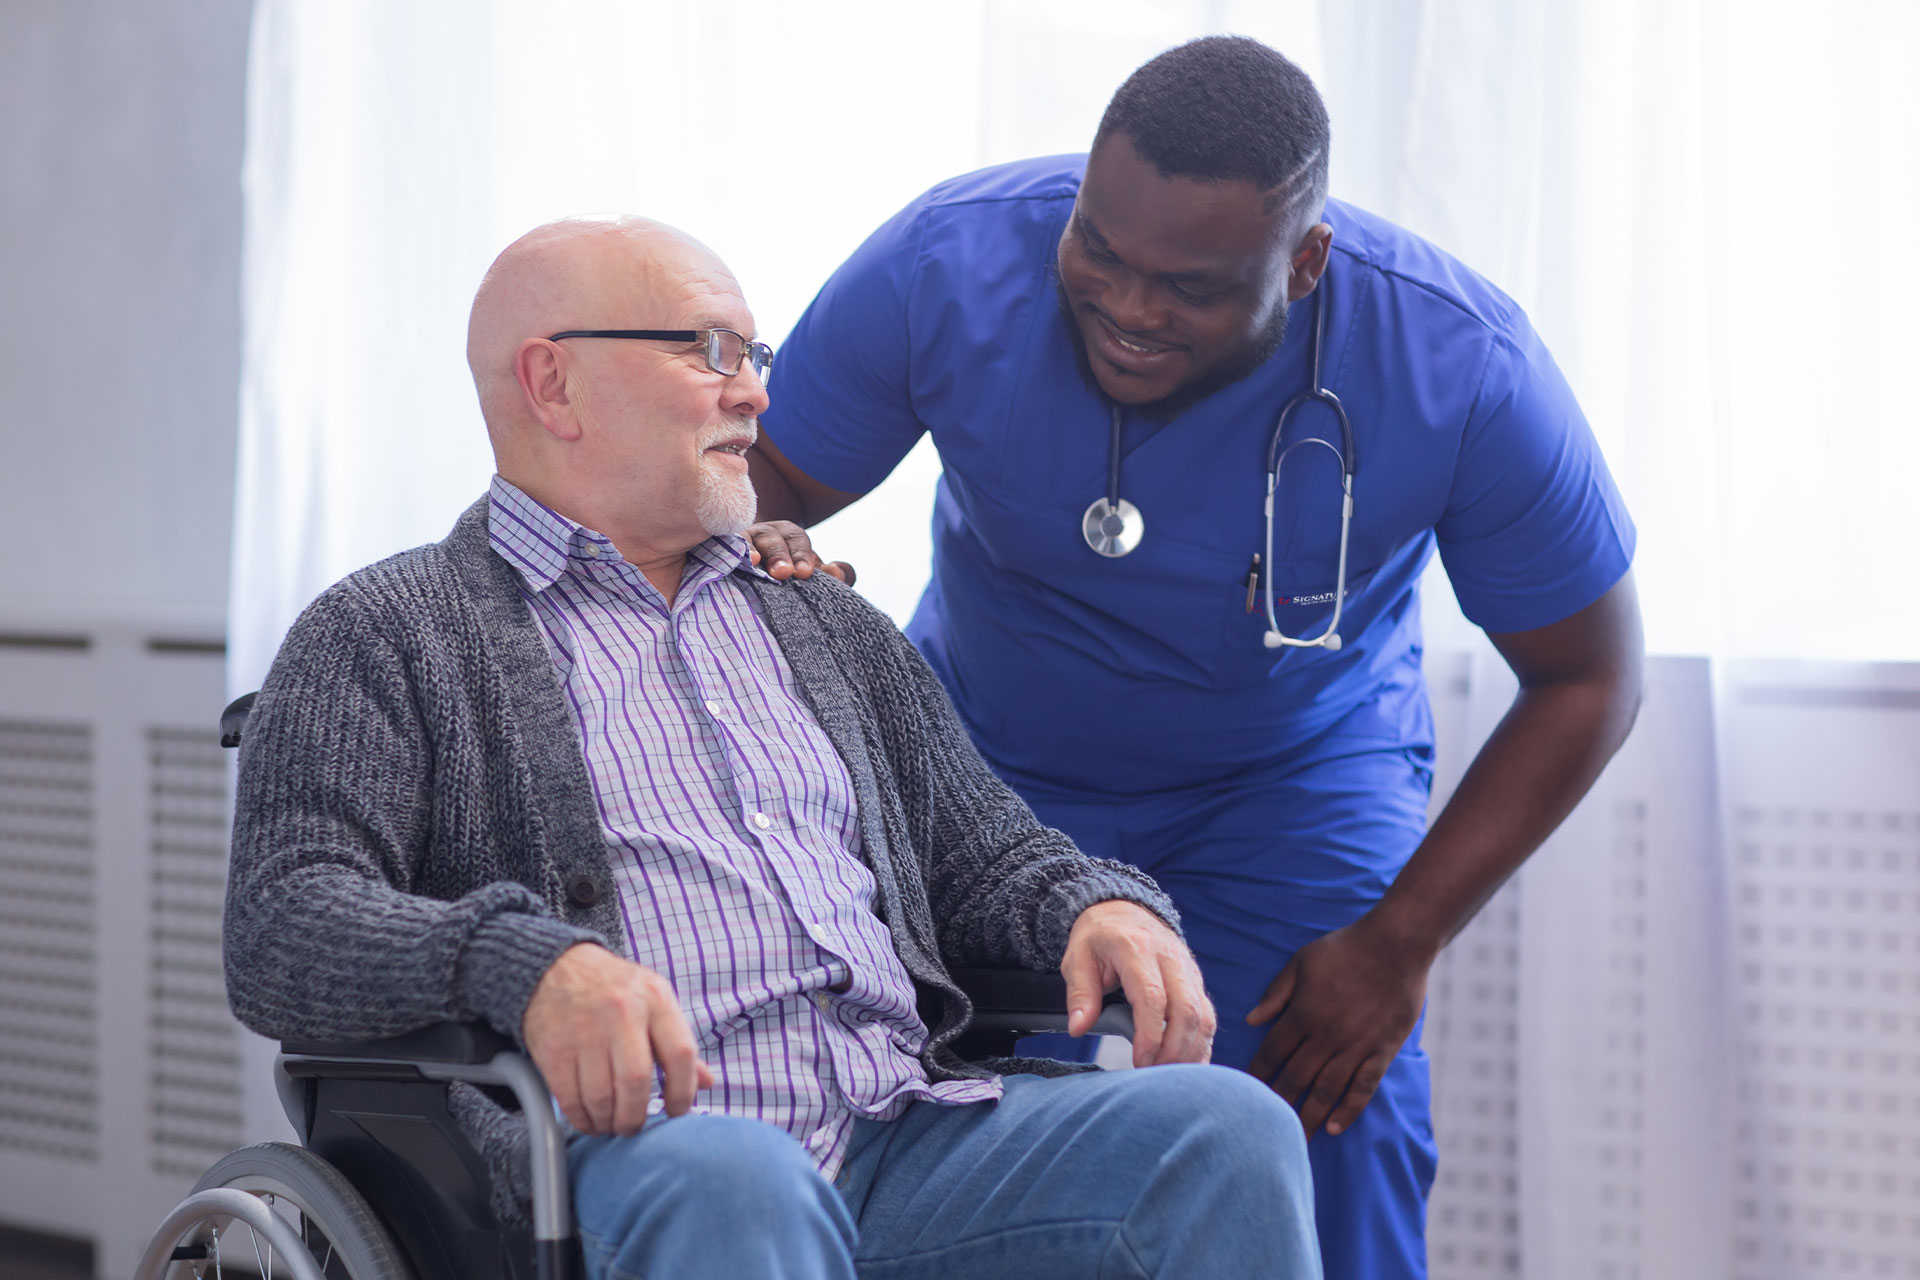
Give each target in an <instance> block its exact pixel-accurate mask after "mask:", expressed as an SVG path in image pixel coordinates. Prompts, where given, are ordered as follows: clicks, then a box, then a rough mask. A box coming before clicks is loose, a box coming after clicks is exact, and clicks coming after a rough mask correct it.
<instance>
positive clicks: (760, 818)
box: [753, 813, 773, 831]
mask: <svg viewBox="0 0 1920 1280" xmlns="http://www.w3.org/2000/svg"><path fill="white" fill-rule="evenodd" d="M753 825H754V826H756V827H758V828H760V829H761V830H762V831H766V830H768V829H769V828H771V827H772V826H773V819H772V818H769V817H768V816H767V815H766V814H764V813H756V814H754V815H753Z"/></svg>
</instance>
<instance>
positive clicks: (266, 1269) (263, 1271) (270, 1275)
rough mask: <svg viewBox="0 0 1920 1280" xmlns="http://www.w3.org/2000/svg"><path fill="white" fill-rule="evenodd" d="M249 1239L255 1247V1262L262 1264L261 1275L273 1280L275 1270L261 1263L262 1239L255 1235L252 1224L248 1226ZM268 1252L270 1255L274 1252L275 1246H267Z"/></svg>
mask: <svg viewBox="0 0 1920 1280" xmlns="http://www.w3.org/2000/svg"><path fill="white" fill-rule="evenodd" d="M247 1239H248V1240H249V1241H250V1242H251V1243H252V1245H253V1260H254V1261H255V1262H259V1263H260V1271H261V1274H262V1275H264V1276H266V1277H267V1280H273V1268H272V1267H271V1266H269V1265H267V1264H266V1263H265V1262H261V1261H260V1237H259V1236H258V1235H255V1234H254V1230H253V1226H252V1224H248V1226H247ZM267 1252H268V1253H269V1254H271V1253H272V1252H273V1246H272V1245H271V1244H269V1245H268V1246H267Z"/></svg>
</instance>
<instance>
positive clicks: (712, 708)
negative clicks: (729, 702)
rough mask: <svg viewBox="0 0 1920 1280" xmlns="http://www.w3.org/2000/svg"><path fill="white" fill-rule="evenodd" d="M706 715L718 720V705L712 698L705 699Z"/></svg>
mask: <svg viewBox="0 0 1920 1280" xmlns="http://www.w3.org/2000/svg"><path fill="white" fill-rule="evenodd" d="M707 714H708V715H710V716H712V717H713V718H714V719H716V720H718V719H719V718H720V704H719V703H717V702H715V701H714V700H713V699H712V698H708V699H707Z"/></svg>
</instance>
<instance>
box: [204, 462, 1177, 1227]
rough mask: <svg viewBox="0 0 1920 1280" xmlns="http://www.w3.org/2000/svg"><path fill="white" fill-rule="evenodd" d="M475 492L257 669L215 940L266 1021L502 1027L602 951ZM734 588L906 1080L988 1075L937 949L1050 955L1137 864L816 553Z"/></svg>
mask: <svg viewBox="0 0 1920 1280" xmlns="http://www.w3.org/2000/svg"><path fill="white" fill-rule="evenodd" d="M487 510H488V508H487V502H486V500H485V499H484V498H483V499H482V500H481V501H480V502H478V503H476V504H475V505H474V506H473V507H471V508H469V509H468V510H467V512H466V513H465V514H463V515H462V516H461V517H460V520H459V521H458V522H457V523H456V525H455V526H454V530H453V532H452V534H450V535H449V536H448V537H447V539H446V540H445V541H443V542H440V543H436V544H433V545H430V546H425V547H419V548H416V549H414V550H412V551H408V552H404V553H402V554H400V555H398V556H394V557H392V558H390V559H387V560H384V561H381V562H380V563H378V564H375V565H372V566H369V567H368V568H365V569H362V570H360V571H359V572H357V573H354V574H352V575H350V576H349V577H347V578H345V579H343V580H342V581H340V582H339V583H336V584H335V585H334V586H333V587H331V588H329V589H328V590H327V591H326V592H325V593H323V594H322V595H321V596H320V598H319V599H317V600H316V601H314V603H313V604H312V605H311V606H309V607H308V609H307V610H306V612H305V613H303V614H302V615H301V617H300V619H299V620H298V621H297V622H296V623H295V624H294V626H293V628H292V630H290V631H289V632H288V634H287V638H286V640H285V642H284V643H283V644H282V645H281V648H280V652H279V654H278V656H277V657H276V658H275V660H274V664H273V668H272V670H271V671H270V672H269V673H268V675H267V679H266V682H265V684H264V685H263V686H262V687H261V690H260V696H259V699H258V701H257V702H256V703H255V704H254V708H253V712H252V714H251V716H250V717H249V720H248V723H247V729H246V733H245V735H244V737H243V740H242V745H241V748H240V776H239V791H238V801H237V806H236V810H235V815H234V831H233V861H232V868H231V872H230V875H229V878H228V887H227V908H226V922H225V928H224V940H225V960H226V975H227V991H228V998H229V1000H230V1002H231V1003H232V1006H233V1010H234V1013H235V1015H236V1016H238V1017H239V1019H240V1020H241V1021H242V1022H244V1023H245V1024H246V1025H247V1026H249V1027H251V1028H253V1029H254V1030H255V1031H258V1032H260V1033H261V1034H262V1035H265V1036H267V1037H269V1038H273V1039H283V1040H284V1039H307V1040H354V1039H372V1038H376V1037H381V1036H388V1035H395V1034H398V1033H400V1032H403V1031H409V1030H412V1029H414V1028H416V1027H420V1026H424V1025H426V1024H428V1023H431V1022H439V1021H464V1020H469V1019H484V1020H485V1021H486V1022H488V1023H490V1024H491V1025H492V1026H493V1027H495V1028H496V1029H497V1030H499V1031H500V1032H502V1033H503V1034H506V1035H508V1036H511V1037H513V1038H514V1039H515V1040H516V1041H520V1022H521V1017H522V1015H523V1014H524V1013H525V1011H526V1006H527V1002H528V1000H529V999H531V997H532V995H533V990H534V987H535V986H536V985H537V984H538V983H539V980H540V978H541V976H542V975H543V974H544V973H545V972H546V970H547V968H548V966H550V965H551V964H552V963H553V961H554V960H555V959H556V958H557V957H558V956H559V955H560V953H561V952H562V951H564V950H566V949H567V948H568V947H570V946H573V945H574V944H576V943H579V942H583V941H585V942H596V943H599V944H600V945H603V946H606V947H608V948H609V949H610V950H613V951H615V952H618V953H620V954H625V950H626V949H625V944H624V936H623V931H622V929H621V927H620V923H619V916H618V911H619V907H618V903H617V892H616V890H615V888H614V880H613V874H612V864H611V863H610V861H609V854H608V850H607V845H606V842H605V840H604V838H603V836H602V833H601V830H600V825H599V819H598V815H597V811H596V808H595V803H594V795H593V789H592V784H591V782H590V781H589V779H588V775H587V768H586V762H585V760H584V759H583V757H582V755H581V746H580V736H579V730H578V727H577V725H576V724H575V723H574V720H573V718H572V714H571V712H570V711H569V710H568V708H567V706H566V703H565V700H564V698H563V697H562V694H561V691H560V687H559V682H558V680H557V678H556V676H555V674H554V670H553V665H552V662H551V660H550V658H549V657H548V654H547V651H546V648H545V645H544V644H543V642H542V641H541V639H540V636H539V633H538V631H537V629H536V628H535V625H534V622H533V619H532V616H531V614H530V613H529V612H528V610H527V607H526V604H525V602H524V601H523V600H522V599H521V597H520V593H519V586H518V582H517V580H516V579H515V577H514V574H513V571H512V569H511V568H510V567H509V566H508V565H507V564H506V562H505V561H503V560H501V559H500V558H499V557H498V556H497V555H496V554H495V553H494V552H493V550H492V548H491V547H490V546H489V545H488V537H487ZM748 581H749V582H751V583H752V587H753V590H754V591H755V593H756V598H757V600H758V603H759V606H760V609H761V611H762V614H763V616H764V617H765V619H766V622H767V626H768V629H769V630H770V631H771V632H772V633H773V635H774V638H775V639H776V640H777V641H778V642H779V643H780V646H781V649H782V651H783V652H784V653H785V655H786V657H787V661H788V663H789V664H790V666H791V667H792V669H793V673H794V676H795V678H796V679H797V681H798V682H799V684H800V687H801V691H802V693H803V695H804V696H805V698H806V699H807V702H808V703H809V705H810V706H811V707H812V709H813V711H814V714H815V715H816V716H817V717H818V718H819V720H820V724H821V726H822V728H823V729H824V730H825V731H826V733H827V735H828V737H829V738H830V739H831V741H832V742H833V745H834V747H835V749H836V750H837V751H838V752H839V754H840V756H841V758H842V759H843V760H844V761H845V763H846V766H847V770H848V772H849V774H850V775H851V776H852V778H853V783H854V790H855V796H856V799H857V801H858V805H859V819H860V825H861V834H862V837H863V848H862V856H863V858H864V859H865V860H866V862H867V864H868V866H869V867H870V868H871V869H872V871H873V875H874V882H875V892H874V909H875V911H876V912H877V913H878V915H879V916H880V918H881V919H882V920H883V921H885V923H886V924H887V926H888V928H889V930H890V931H891V932H892V935H893V940H894V945H895V947H896V949H897V950H898V951H899V954H900V959H901V962H902V963H903V964H904V965H905V967H906V970H907V972H908V973H909V974H910V975H911V976H912V977H913V979H914V982H915V985H916V987H917V988H918V989H919V992H920V996H921V1001H920V1003H921V1009H922V1015H923V1016H924V1017H926V1018H927V1020H928V1025H929V1031H930V1032H931V1034H930V1036H929V1039H928V1042H927V1046H926V1049H925V1050H924V1052H923V1053H922V1055H921V1060H922V1062H923V1064H924V1066H925V1067H926V1071H927V1075H928V1077H929V1078H930V1079H933V1080H942V1079H954V1078H962V1077H976V1078H977V1077H979V1076H982V1075H986V1074H989V1073H990V1069H989V1068H988V1067H987V1066H986V1065H985V1064H979V1063H965V1062H962V1061H960V1059H959V1058H958V1057H956V1056H955V1055H954V1054H953V1052H952V1050H951V1049H950V1048H949V1047H948V1046H950V1045H951V1043H952V1042H953V1040H954V1038H955V1037H956V1036H958V1035H960V1034H961V1032H962V1031H963V1030H964V1029H965V1026H966V1023H967V1021H968V1019H969V1018H970V1017H971V1014H972V1010H971V1007H970V1006H969V1004H968V1001H967V999H966V997H965V996H964V995H963V994H961V992H960V990H959V988H958V987H956V986H955V985H954V983H953V980H952V978H951V977H950V975H949V973H948V968H949V966H952V965H975V964H990V965H1009V966H1017V967H1021V968H1031V969H1053V968H1057V967H1058V966H1059V963H1060V959H1061V956H1062V955H1063V954H1064V952H1065V949H1066V940H1067V935H1068V932H1069V931H1070V930H1071V928H1072V926H1073V921H1074V919H1075V918H1076V917H1077V916H1078V915H1079V914H1080V912H1081V911H1082V910H1084V909H1085V908H1086V907H1088V906H1090V905H1092V904H1093V903H1095V902H1099V901H1102V900H1107V899H1125V900H1129V901H1133V902H1137V903H1139V904H1140V905H1142V906H1144V907H1146V908H1147V909H1148V910H1150V911H1153V912H1154V913H1155V914H1157V915H1159V916H1160V917H1161V918H1162V919H1164V920H1166V921H1167V922H1168V924H1170V925H1173V926H1174V927H1175V928H1178V920H1177V917H1176V915H1175V913H1174V910H1173V906H1172V904H1171V903H1170V902H1169V901H1168V900H1167V898H1166V897H1165V895H1164V894H1162V893H1161V892H1160V891H1159V890H1158V888H1157V887H1155V885H1154V884H1153V882H1152V881H1151V880H1150V879H1148V878H1147V877H1146V876H1145V875H1144V874H1142V873H1141V872H1139V871H1136V870H1134V869H1133V868H1131V867H1128V866H1125V865H1123V864H1120V863H1116V862H1108V861H1103V860H1099V859H1093V858H1088V857H1087V856H1086V855H1084V854H1082V853H1081V852H1080V851H1079V850H1078V849H1076V848H1075V847H1074V845H1073V844H1072V842H1071V841H1069V840H1068V839H1067V838H1066V837H1065V836H1064V835H1061V834H1060V833H1059V832H1057V831H1053V830H1051V829H1049V828H1046V827H1043V826H1041V825H1040V824H1039V822H1038V821H1037V820H1036V819H1035V818H1034V816H1033V814H1032V812H1031V811H1030V810H1029V809H1028V808H1027V806H1026V805H1025V804H1024V803H1023V802H1022V801H1021V800H1020V798H1019V797H1018V796H1016V795H1014V793H1013V792H1012V791H1011V790H1010V789H1008V788H1007V787H1006V785H1005V784H1003V783H1002V782H1001V781H1000V780H999V779H998V778H997V777H995V776H994V774H993V773H992V771H991V770H990V769H988V768H987V766H986V764H985V762H984V761H982V760H981V759H980V756H979V754H978V752H976V751H975V750H974V748H973V745H972V743H971V741H970V740H969V739H968V738H967V735H966V731H965V729H964V728H963V727H962V726H961V724H960V721H959V718H958V716H957V715H956V714H955V712H954V710H953V707H952V705H951V704H950V703H949V702H948V700H947V697H946V694H945V692H944V691H943V690H942V689H941V687H940V685H939V682H938V680H937V679H936V678H935V677H934V675H933V673H932V671H931V670H930V669H928V667H927V665H926V664H925V662H923V661H922V660H921V658H920V655H919V653H918V652H917V651H916V650H915V649H914V648H913V646H912V644H911V643H910V642H909V641H908V640H907V639H906V637H904V636H903V635H901V634H900V632H899V630H898V629H897V628H895V627H894V626H893V624H892V622H891V621H890V620H889V619H888V618H887V617H886V616H885V615H884V614H882V613H880V612H879V611H878V610H876V609H874V608H873V607H872V606H871V605H869V604H867V603H866V602H865V601H864V600H863V599H862V598H861V597H860V596H858V595H857V594H855V593H854V592H852V591H851V590H849V589H847V588H846V587H844V586H842V585H841V584H840V583H839V582H838V581H837V580H835V579H833V578H831V577H829V576H827V575H824V574H819V575H815V576H814V577H813V578H812V579H810V580H808V581H806V582H799V581H793V582H787V583H773V582H769V581H766V580H764V579H755V578H751V577H749V578H748ZM589 885H590V886H591V891H590V892H582V890H583V889H584V888H586V887H587V886H589ZM580 899H587V900H590V901H591V903H592V905H589V906H583V905H580V902H579V900H580ZM462 1101H463V1102H467V1101H477V1095H476V1097H475V1099H472V1100H469V1099H463V1100H462ZM487 1105H489V1106H490V1105H491V1104H487ZM463 1109H464V1110H467V1111H470V1112H471V1113H472V1118H471V1121H470V1122H469V1123H468V1124H467V1127H468V1128H469V1129H470V1130H471V1131H473V1136H475V1138H476V1140H477V1141H478V1142H479V1145H481V1146H482V1148H483V1150H484V1151H486V1152H487V1153H488V1154H489V1157H490V1160H491V1159H492V1158H493V1157H495V1156H503V1155H504V1154H505V1153H506V1152H508V1151H509V1149H510V1148H511V1146H512V1138H511V1134H512V1127H511V1126H506V1125H503V1124H502V1123H501V1121H502V1120H504V1117H488V1118H487V1119H486V1120H485V1121H484V1122H483V1120H482V1118H481V1116H482V1111H481V1108H479V1107H478V1106H468V1107H464V1108H463ZM513 1172H515V1173H516V1174H518V1175H519V1176H517V1177H515V1178H513V1179H512V1181H513V1182H514V1183H516V1184H521V1183H523V1178H524V1173H523V1171H521V1170H518V1169H515V1170H514V1171H513ZM516 1190H518V1187H516Z"/></svg>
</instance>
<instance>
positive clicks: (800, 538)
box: [747, 520, 855, 586]
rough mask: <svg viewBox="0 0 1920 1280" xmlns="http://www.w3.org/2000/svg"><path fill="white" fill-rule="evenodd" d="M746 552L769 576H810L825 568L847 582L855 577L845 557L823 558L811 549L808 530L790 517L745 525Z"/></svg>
mask: <svg viewBox="0 0 1920 1280" xmlns="http://www.w3.org/2000/svg"><path fill="white" fill-rule="evenodd" d="M747 546H748V548H749V550H748V552H747V554H748V555H750V556H752V557H753V562H754V563H755V564H757V565H760V566H761V567H763V568H765V569H766V571H767V574H768V576H770V577H774V578H778V579H779V580H780V581H782V582H785V581H786V580H787V579H788V578H811V577H812V576H813V575H814V574H815V573H818V572H821V571H825V572H827V573H830V574H832V575H833V576H834V577H836V578H838V579H840V581H842V582H844V583H846V584H847V585H848V586H852V585H853V579H854V577H855V575H854V572H853V566H852V565H850V564H848V563H847V562H846V561H845V560H831V561H829V560H822V559H821V558H820V553H819V552H817V551H815V550H814V549H813V539H811V538H809V537H808V536H807V531H806V530H805V529H802V528H801V527H800V526H799V525H797V524H795V523H793V521H791V520H769V521H767V522H766V523H765V524H756V525H749V526H747Z"/></svg>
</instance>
